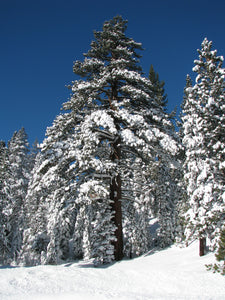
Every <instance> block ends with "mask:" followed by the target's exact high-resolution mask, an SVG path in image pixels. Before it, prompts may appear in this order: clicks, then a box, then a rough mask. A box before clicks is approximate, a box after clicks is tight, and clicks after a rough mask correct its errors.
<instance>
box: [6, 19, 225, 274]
mask: <svg viewBox="0 0 225 300" xmlns="http://www.w3.org/2000/svg"><path fill="white" fill-rule="evenodd" d="M127 24H128V23H127V21H126V20H124V19H123V18H122V17H120V16H117V17H115V18H113V19H112V20H109V21H106V22H105V23H104V24H103V27H102V31H95V32H94V38H93V41H92V42H91V45H90V49H89V51H88V52H87V53H85V54H84V58H83V60H82V61H75V62H74V65H73V72H74V74H75V75H76V78H77V76H79V79H78V80H75V81H72V82H71V85H70V86H69V89H70V91H71V98H70V99H69V100H68V101H67V102H65V103H64V104H63V106H62V111H61V113H59V114H58V116H57V117H56V118H55V120H54V122H53V124H52V126H51V127H48V128H47V129H46V137H45V139H44V140H43V141H42V142H41V143H39V142H38V141H35V143H34V144H33V146H32V147H30V146H29V144H28V137H27V134H26V131H25V129H24V128H21V129H20V130H19V131H16V132H15V133H14V134H13V136H12V138H11V139H10V141H9V142H7V143H6V142H5V141H0V264H1V265H11V264H14V265H15V264H18V265H24V266H34V265H39V264H60V263H62V262H66V261H71V260H76V259H92V260H93V263H94V264H95V265H96V266H98V265H101V264H107V263H111V262H113V261H119V260H121V259H122V258H133V257H137V256H139V255H142V254H144V253H146V252H148V251H149V250H150V249H153V248H165V247H167V246H169V245H171V244H173V243H184V244H186V245H188V244H190V243H191V242H192V241H193V240H196V239H198V240H199V254H200V255H204V254H205V252H206V251H214V252H215V255H216V257H217V259H218V265H217V269H221V271H222V272H225V267H224V265H223V262H224V252H225V80H224V78H225V69H224V68H223V66H222V64H223V57H222V56H218V54H217V50H214V48H213V46H214V45H213V44H212V42H211V41H208V40H207V38H205V39H204V40H203V41H202V44H201V45H196V48H197V47H198V46H199V50H197V52H196V57H197V59H196V60H195V61H194V68H193V71H194V72H195V74H196V75H195V78H191V77H190V76H189V75H187V77H186V86H185V87H184V93H183V99H181V103H182V104H181V114H180V116H179V118H178V117H177V116H176V112H175V111H174V112H168V109H167V102H168V101H169V100H168V99H167V95H166V91H165V89H164V85H165V83H164V82H163V81H160V75H159V74H158V73H157V71H156V70H154V66H153V65H151V66H149V74H148V76H147V77H146V76H144V74H143V72H142V67H141V65H140V62H139V59H140V58H141V52H142V50H143V49H142V44H141V43H138V42H136V41H134V40H133V39H132V38H130V37H127V35H126V29H127ZM81 51H82V49H81ZM188 71H190V72H191V70H187V72H188ZM184 80H185V79H184ZM62 84H63V83H62ZM214 267H215V266H214Z"/></svg>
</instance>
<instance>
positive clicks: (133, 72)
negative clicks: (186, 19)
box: [64, 17, 177, 260]
mask: <svg viewBox="0 0 225 300" xmlns="http://www.w3.org/2000/svg"><path fill="white" fill-rule="evenodd" d="M126 23H127V22H126V21H124V20H123V19H122V18H121V17H116V18H114V19H113V20H111V21H109V22H105V23H104V25H103V31H102V32H95V33H94V35H95V41H94V42H92V44H91V50H89V51H88V53H87V54H85V57H86V58H85V60H84V62H80V61H79V62H76V63H75V64H74V72H75V74H77V75H80V76H82V77H84V78H86V80H85V81H82V80H81V81H75V82H74V83H73V86H72V91H73V93H74V95H76V98H75V100H76V101H74V98H73V97H72V99H71V101H69V102H68V103H67V104H65V105H64V108H65V109H73V107H74V106H75V105H76V103H77V102H78V101H79V102H80V100H79V99H77V98H78V97H77V95H82V99H83V98H84V97H85V98H86V103H84V104H83V108H82V112H83V113H84V121H83V122H82V123H81V130H83V128H85V132H84V133H82V135H81V134H80V136H81V139H82V140H83V141H84V144H87V146H86V147H87V151H86V156H85V158H82V164H83V163H84V161H85V163H86V165H87V166H88V169H89V175H91V176H92V178H95V179H98V180H101V181H102V182H106V183H107V180H108V179H107V176H108V177H109V178H110V180H111V182H110V183H108V186H109V188H110V189H109V195H110V199H109V200H110V202H112V203H111V213H112V216H113V219H112V221H113V223H114V225H115V227H116V228H117V230H116V232H115V237H116V243H114V247H115V259H116V260H119V259H121V258H122V256H123V253H122V251H123V246H122V244H123V238H122V235H123V232H122V231H123V230H122V220H123V215H124V212H123V207H124V203H125V202H126V201H127V203H129V202H131V206H132V205H133V203H134V202H139V203H140V199H142V200H141V201H142V205H143V206H144V203H145V202H146V201H147V200H146V197H147V199H148V198H149V195H148V193H147V192H146V194H145V189H141V186H142V185H143V184H144V183H145V184H146V182H148V181H147V180H146V175H147V172H146V170H147V168H148V165H149V163H150V161H155V158H156V156H157V155H160V156H163V157H164V158H165V156H166V152H167V158H168V157H169V156H170V158H171V152H173V150H172V148H173V147H174V150H175V152H176V150H177V143H176V141H175V138H174V135H173V133H172V124H171V122H170V121H169V119H168V116H167V115H166V114H165V113H164V111H163V109H162V106H161V105H159V104H158V103H157V101H156V97H154V94H153V92H152V84H151V82H150V81H149V80H147V79H146V78H143V77H142V76H141V68H140V66H139V64H138V58H139V55H138V54H137V53H136V51H137V50H140V49H141V45H140V44H138V43H136V42H134V41H133V40H132V39H130V38H127V37H126V36H125V30H126ZM90 139H91V140H90ZM165 141H167V142H168V143H167V142H165ZM164 142H165V143H164ZM90 146H91V147H90ZM167 146H168V148H167ZM165 148H167V149H166V151H165ZM107 150H108V152H109V153H108V154H107ZM87 153H88V154H87ZM174 154H175V153H174ZM136 159H139V160H140V162H139V169H138V170H139V173H140V174H145V176H144V177H145V178H144V180H143V181H142V180H141V176H140V175H139V178H138V179H139V181H142V182H138V181H137V177H136V178H135V175H134V174H135V172H134V169H133V168H134V161H135V160H136ZM79 160H80V158H79ZM90 166H94V167H93V170H91V169H90ZM140 166H141V167H140ZM126 172H127V174H126ZM137 172H138V171H136V173H137ZM103 174H104V175H106V176H102V175H103ZM125 174H126V175H127V176H124V175H125ZM86 180H87V179H86ZM127 181H130V182H132V181H133V183H134V181H135V184H133V185H132V184H130V189H129V190H128V191H127V187H128V184H127ZM137 186H138V188H139V189H138V190H139V191H138V192H137V190H136V188H137ZM141 190H142V192H141ZM109 200H107V201H109ZM121 200H122V203H123V207H121ZM110 202H108V203H110ZM142 209H143V207H142ZM131 211H132V212H131V214H130V215H129V217H128V218H127V220H128V222H129V221H131V220H132V219H135V220H136V221H137V220H138V219H140V220H142V221H143V220H144V219H145V222H146V218H144V217H143V216H144V215H145V214H143V212H141V209H140V210H139V216H136V217H134V213H135V214H138V210H135V209H132V210H131ZM125 213H127V211H126V212H125ZM140 222H141V221H140ZM141 227H143V226H141ZM135 236H136V239H138V238H139V242H140V243H142V250H141V251H143V249H144V248H145V246H144V245H145V244H146V242H147V241H148V238H146V236H144V235H143V234H140V227H139V234H135ZM138 236H139V237H138ZM142 238H143V240H142V242H141V239H142ZM128 240H129V239H128ZM130 243H131V241H130ZM134 243H135V244H138V241H137V240H136V241H135V242H134ZM134 243H133V244H134ZM131 244H132V243H131ZM131 248H132V247H131Z"/></svg>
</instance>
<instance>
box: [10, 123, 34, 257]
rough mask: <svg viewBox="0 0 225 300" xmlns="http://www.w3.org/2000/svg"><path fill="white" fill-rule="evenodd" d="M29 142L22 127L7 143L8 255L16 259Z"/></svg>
mask: <svg viewBox="0 0 225 300" xmlns="http://www.w3.org/2000/svg"><path fill="white" fill-rule="evenodd" d="M28 152H29V144H28V141H27V134H26V132H25V129H24V128H21V129H20V130H19V131H18V132H17V131H16V132H15V133H14V134H13V136H12V138H11V140H10V141H9V143H8V153H9V176H8V179H7V181H6V183H5V185H6V191H7V195H6V196H7V206H6V207H5V209H6V210H7V211H8V214H7V220H6V222H7V227H8V231H9V234H8V239H9V243H10V257H11V259H12V260H13V259H16V258H17V256H18V253H19V251H20V247H21V244H22V236H23V227H24V200H25V197H26V193H27V187H28V182H29V179H30V172H29V163H28Z"/></svg>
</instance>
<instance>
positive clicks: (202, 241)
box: [199, 238, 206, 256]
mask: <svg viewBox="0 0 225 300" xmlns="http://www.w3.org/2000/svg"><path fill="white" fill-rule="evenodd" d="M205 247H206V238H200V239H199V256H203V255H205Z"/></svg>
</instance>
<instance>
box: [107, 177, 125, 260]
mask: <svg viewBox="0 0 225 300" xmlns="http://www.w3.org/2000/svg"><path fill="white" fill-rule="evenodd" d="M110 199H111V200H113V203H112V204H111V207H112V211H113V222H114V225H115V226H116V231H115V236H116V241H115V242H113V245H114V256H115V260H117V261H118V260H121V259H122V258H123V230H122V209H121V178H120V175H117V176H116V177H114V178H113V179H112V183H111V185H110Z"/></svg>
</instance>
